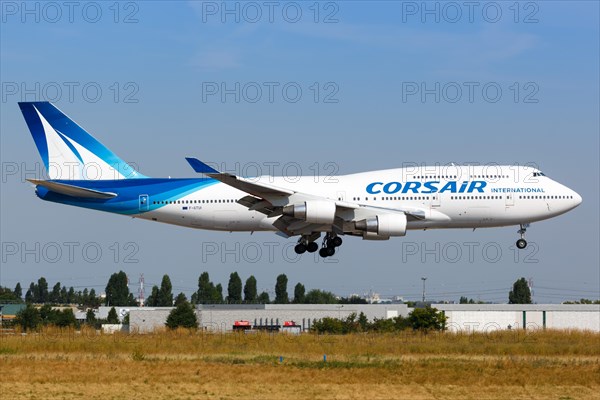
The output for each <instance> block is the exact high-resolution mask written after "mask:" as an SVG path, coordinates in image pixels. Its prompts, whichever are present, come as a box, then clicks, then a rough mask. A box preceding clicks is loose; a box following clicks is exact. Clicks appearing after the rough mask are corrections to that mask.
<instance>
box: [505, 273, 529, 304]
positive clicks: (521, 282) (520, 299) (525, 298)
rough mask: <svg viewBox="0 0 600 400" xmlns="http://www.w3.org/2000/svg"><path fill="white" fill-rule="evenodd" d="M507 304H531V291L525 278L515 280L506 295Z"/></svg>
mask: <svg viewBox="0 0 600 400" xmlns="http://www.w3.org/2000/svg"><path fill="white" fill-rule="evenodd" d="M508 302H509V304H531V290H529V285H527V281H526V280H525V278H521V279H517V281H516V282H515V283H514V284H513V290H511V291H510V292H509V293H508Z"/></svg>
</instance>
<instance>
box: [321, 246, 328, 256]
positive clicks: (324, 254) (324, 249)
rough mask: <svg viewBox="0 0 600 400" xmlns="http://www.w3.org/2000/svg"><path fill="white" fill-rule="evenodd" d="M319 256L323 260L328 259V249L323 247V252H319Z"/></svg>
mask: <svg viewBox="0 0 600 400" xmlns="http://www.w3.org/2000/svg"><path fill="white" fill-rule="evenodd" d="M319 255H320V256H321V257H323V258H325V257H327V256H328V255H329V254H328V252H327V247H321V250H319Z"/></svg>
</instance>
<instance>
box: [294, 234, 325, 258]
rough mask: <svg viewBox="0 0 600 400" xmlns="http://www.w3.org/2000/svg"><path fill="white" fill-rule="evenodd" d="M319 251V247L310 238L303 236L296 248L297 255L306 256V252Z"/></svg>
mask: <svg viewBox="0 0 600 400" xmlns="http://www.w3.org/2000/svg"><path fill="white" fill-rule="evenodd" d="M317 250H319V245H318V244H316V243H315V242H314V241H311V240H310V239H309V238H308V237H306V236H302V237H301V238H300V239H299V240H298V244H297V245H296V247H294V251H295V252H296V254H304V253H305V252H307V251H308V252H309V253H314V252H315V251H317Z"/></svg>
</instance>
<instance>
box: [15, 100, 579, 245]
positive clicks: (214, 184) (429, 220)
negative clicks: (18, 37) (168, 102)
mask: <svg viewBox="0 0 600 400" xmlns="http://www.w3.org/2000/svg"><path fill="white" fill-rule="evenodd" d="M19 106H20V108H21V111H22V113H23V116H24V118H25V121H26V122H27V125H28V127H29V130H30V131H31V134H32V136H33V139H34V141H35V144H36V145H37V148H38V150H39V152H40V155H41V156H42V159H43V161H44V165H45V167H46V171H47V173H48V176H49V178H50V179H49V180H42V179H29V181H30V182H32V183H33V184H34V185H35V186H36V194H37V196H38V197H40V198H41V199H43V200H48V201H52V202H57V203H63V204H68V205H73V206H78V207H85V208H91V209H94V210H101V211H108V212H112V213H117V214H122V215H128V216H131V217H135V218H142V219H147V220H151V221H156V222H164V223H168V224H174V225H179V226H185V227H189V228H197V229H209V230H218V231H230V232H234V231H235V232H254V231H275V232H277V233H278V234H280V235H282V236H284V237H291V236H299V239H298V244H297V245H296V246H295V250H296V252H297V253H298V254H302V253H304V252H306V251H308V252H311V253H312V252H315V251H317V250H318V249H319V246H318V244H317V242H316V240H317V239H319V238H320V237H321V234H322V233H324V239H323V241H322V246H321V249H320V251H319V254H320V255H321V256H322V257H328V256H332V255H333V254H334V253H335V249H336V247H339V246H340V245H341V244H342V236H345V235H348V236H358V237H361V238H363V239H367V240H387V239H389V238H390V237H395V236H404V235H406V233H407V231H408V230H414V229H424V230H426V229H450V228H473V229H474V228H488V227H501V226H509V225H519V226H520V229H519V231H518V233H519V234H520V238H519V239H518V240H517V242H516V245H517V247H518V248H520V249H523V248H525V247H526V246H527V242H526V240H525V231H526V228H527V227H528V226H529V224H530V223H531V222H535V221H541V220H544V219H548V218H552V217H556V216H557V215H560V214H563V213H566V212H567V211H569V210H572V209H573V208H575V207H577V206H578V205H579V204H581V196H579V195H578V194H577V193H576V192H575V191H573V190H571V189H569V188H568V187H566V186H564V185H561V184H560V183H558V182H556V181H553V180H552V179H550V178H549V177H547V176H546V175H545V174H544V173H542V172H541V171H540V170H538V169H535V168H532V167H524V166H508V165H502V166H497V165H493V166H455V165H448V166H435V167H410V168H398V169H388V170H380V171H372V172H362V173H357V174H350V175H341V176H337V177H336V179H335V182H323V181H319V180H317V181H316V180H315V178H314V177H312V176H311V177H303V178H300V179H299V180H295V181H294V182H293V183H292V182H290V180H289V179H286V178H285V177H272V176H261V177H257V178H243V177H239V176H235V175H232V174H229V173H222V172H219V171H217V170H216V169H214V168H212V167H210V166H209V165H207V164H205V163H203V162H201V161H199V160H197V159H195V158H187V161H188V162H189V164H190V165H191V166H192V168H193V169H194V170H195V171H196V172H197V173H201V174H204V176H203V177H201V178H193V179H189V178H184V179H181V178H178V179H171V178H148V177H146V176H144V175H141V174H140V173H139V172H137V171H135V170H134V169H133V168H132V167H131V166H130V165H129V164H127V163H126V162H124V161H123V160H122V159H120V158H119V157H117V156H116V155H115V154H114V153H113V152H111V151H110V150H109V149H107V148H106V147H105V146H104V145H102V144H101V143H100V142H98V141H97V140H96V139H94V138H93V137H92V136H91V135H90V134H88V133H87V132H86V131H85V130H83V129H82V128H81V127H79V125H77V124H76V123H75V122H73V121H72V120H71V119H69V118H68V117H67V116H66V115H64V114H63V113H62V112H61V111H60V110H58V109H57V108H56V107H55V106H54V105H52V104H50V103H48V102H23V103H19Z"/></svg>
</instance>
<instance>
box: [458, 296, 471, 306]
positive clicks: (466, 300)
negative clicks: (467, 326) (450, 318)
mask: <svg viewBox="0 0 600 400" xmlns="http://www.w3.org/2000/svg"><path fill="white" fill-rule="evenodd" d="M458 303H459V304H468V303H469V299H467V298H466V297H465V296H460V300H459V301H458Z"/></svg>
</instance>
